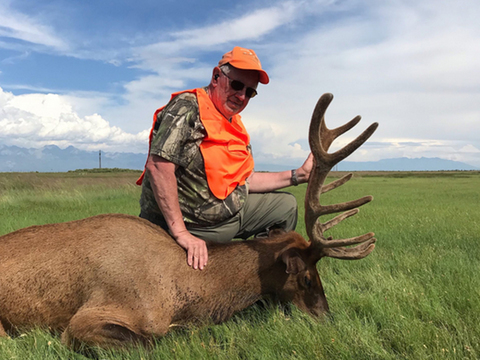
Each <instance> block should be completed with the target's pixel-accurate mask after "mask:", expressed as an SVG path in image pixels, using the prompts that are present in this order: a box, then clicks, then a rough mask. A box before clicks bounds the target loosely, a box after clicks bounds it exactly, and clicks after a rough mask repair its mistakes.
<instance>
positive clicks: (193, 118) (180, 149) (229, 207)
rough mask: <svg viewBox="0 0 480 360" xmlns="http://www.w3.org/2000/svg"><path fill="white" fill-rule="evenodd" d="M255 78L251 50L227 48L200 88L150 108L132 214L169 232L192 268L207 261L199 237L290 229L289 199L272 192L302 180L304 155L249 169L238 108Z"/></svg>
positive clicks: (259, 75)
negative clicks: (284, 167) (295, 162)
mask: <svg viewBox="0 0 480 360" xmlns="http://www.w3.org/2000/svg"><path fill="white" fill-rule="evenodd" d="M259 82H260V83H262V84H268V82H269V78H268V75H267V73H266V72H265V71H264V70H263V69H262V67H261V64H260V61H259V60H258V58H257V56H256V54H255V52H254V51H253V50H249V49H244V48H241V47H235V48H234V49H233V50H232V51H230V52H228V53H226V54H225V55H223V57H222V59H221V60H220V62H219V64H218V66H216V67H215V68H214V69H213V72H212V78H211V81H210V84H209V85H208V86H207V87H205V88H199V89H193V90H187V91H183V92H180V93H175V94H173V95H172V98H171V100H170V102H169V103H168V104H167V105H166V106H165V107H163V108H160V109H158V110H157V111H156V112H155V115H154V124H153V128H152V132H151V134H150V150H149V156H148V159H147V163H146V166H145V171H144V174H142V177H141V178H140V179H139V180H138V181H137V184H139V185H140V184H142V195H141V199H140V206H141V214H140V216H141V217H142V218H145V219H148V220H150V221H151V222H153V223H155V224H157V225H160V226H162V227H163V228H164V229H165V230H167V231H169V233H170V234H171V236H172V237H173V238H174V239H175V240H176V241H177V242H178V244H179V245H180V246H182V247H183V248H184V249H185V250H186V252H187V263H188V265H189V266H192V267H193V268H194V269H198V268H199V269H203V268H204V267H205V266H206V265H207V261H208V252H207V247H206V244H205V240H209V241H230V240H232V239H233V238H243V239H246V238H248V237H250V236H252V235H263V234H266V233H268V231H269V230H270V229H272V228H275V227H282V228H283V229H285V230H286V231H290V230H293V229H295V226H296V221H297V204H296V201H295V198H294V197H293V195H291V194H288V193H276V192H273V191H275V190H278V189H281V188H284V187H287V186H290V185H298V184H299V183H303V182H307V181H308V177H309V175H310V171H311V168H312V156H311V154H310V156H309V157H308V159H307V160H306V161H305V163H304V164H303V165H302V167H300V168H299V169H296V170H292V171H284V172H278V173H257V172H254V171H253V158H252V154H251V149H250V138H249V136H248V134H247V132H246V130H245V128H244V126H243V124H242V122H241V120H240V116H239V113H240V112H241V111H242V110H243V109H244V108H245V107H246V106H247V104H248V102H249V101H250V99H251V98H252V97H254V96H255V95H256V94H257V90H256V89H257V86H258V83H259ZM142 180H143V181H142Z"/></svg>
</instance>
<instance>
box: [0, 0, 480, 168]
mask: <svg viewBox="0 0 480 360" xmlns="http://www.w3.org/2000/svg"><path fill="white" fill-rule="evenodd" d="M479 18H480V2H479V1H478V0H456V1H445V0H422V1H418V0H390V1H384V0H367V1H365V0H363V1H360V0H297V1H288V0H287V1H285V0H275V1H273V0H272V1H270V0H256V1H250V0H246V1H242V2H236V1H231V2H227V1H216V0H207V1H199V0H195V1H190V0H187V1H182V0H172V1H170V0H155V1H154V0H137V1H126V0H102V1H80V0H76V1H74V0H42V1H38V0H15V1H13V0H0V150H1V148H2V146H12V145H16V146H20V147H26V148H40V147H43V146H45V145H57V146H59V147H61V148H66V147H68V146H70V145H71V146H74V147H77V148H79V149H83V150H102V151H111V152H113V151H115V152H136V153H146V152H147V149H148V144H147V138H148V132H149V129H150V127H151V124H152V115H153V113H154V111H155V110H156V109H157V108H159V107H161V106H163V105H164V104H166V103H167V102H168V100H169V98H170V94H171V93H172V92H176V91H179V90H185V89H191V88H195V87H200V86H205V85H207V84H208V83H209V80H210V78H211V74H212V70H213V68H214V67H215V66H216V65H217V63H218V61H219V60H220V58H221V56H222V54H223V53H225V52H227V51H230V50H231V49H232V48H233V47H234V46H242V47H245V48H249V49H253V50H254V51H255V52H256V53H257V55H258V57H259V58H260V60H261V62H262V66H263V68H264V69H265V70H266V71H267V72H268V74H269V76H270V83H269V84H268V85H262V84H259V87H258V89H257V90H258V94H259V95H258V96H257V97H256V98H254V99H252V100H251V101H250V103H249V105H248V106H247V108H246V109H245V110H244V111H243V112H242V120H243V122H244V124H245V126H246V128H247V130H248V132H249V134H250V136H251V143H252V147H253V151H254V157H255V160H256V162H257V163H278V164H285V163H299V164H301V162H302V161H303V159H304V158H306V156H307V155H308V151H309V149H308V144H307V140H306V139H307V132H308V126H309V122H310V118H311V114H312V111H313V108H314V106H315V104H316V101H317V100H318V98H319V97H320V96H321V95H322V94H323V93H326V92H329V93H332V94H333V95H334V100H333V102H332V103H331V104H330V106H329V108H328V110H327V113H326V116H325V118H326V122H327V126H328V127H330V128H333V127H337V126H340V125H341V124H343V123H345V122H347V121H348V120H350V119H352V118H353V117H355V116H356V115H361V116H362V121H361V122H360V123H359V125H357V126H356V128H354V129H353V130H351V131H350V132H349V133H347V134H345V135H343V136H342V137H341V138H340V139H338V140H337V141H336V142H335V143H334V145H333V147H332V149H333V150H335V149H338V148H339V147H340V146H342V145H345V144H346V143H347V142H348V141H350V140H352V139H353V138H354V137H355V136H356V135H358V134H359V133H360V132H361V131H362V130H363V129H365V128H366V127H367V126H368V125H369V124H370V123H372V122H378V123H379V124H380V126H379V128H378V130H377V132H376V133H375V134H374V135H373V136H372V137H371V139H370V140H369V141H368V142H367V143H366V144H365V145H363V146H362V147H361V148H360V149H359V150H357V151H356V152H355V153H354V154H352V155H351V156H350V157H349V158H348V160H349V161H376V160H380V159H388V158H398V157H408V158H418V157H439V158H443V159H448V160H455V161H462V162H465V163H467V164H470V165H473V166H476V167H479V168H480V60H479V59H480V22H479V21H478V19H479Z"/></svg>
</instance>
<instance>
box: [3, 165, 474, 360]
mask: <svg viewBox="0 0 480 360" xmlns="http://www.w3.org/2000/svg"><path fill="white" fill-rule="evenodd" d="M137 175H138V174H136V173H126V174H125V173H117V174H115V173H114V174H91V173H84V174H83V175H81V173H80V174H0V234H5V233H7V232H10V231H13V230H15V229H18V228H21V227H24V226H28V225H31V224H42V223H48V222H59V221H67V220H73V219H78V218H82V217H86V216H90V215H94V214H98V213H108V212H121V213H128V214H133V215H136V214H138V212H139V208H138V198H139V194H140V189H139V188H138V187H135V186H134V185H133V182H134V180H135V178H136V177H137ZM305 189H306V187H305V186H299V187H296V188H290V189H288V190H289V191H292V192H293V193H294V194H295V196H296V197H297V199H298V201H299V204H300V209H299V213H300V221H299V225H298V231H299V232H300V233H303V234H305V228H304V225H303V224H302V220H301V219H302V218H303V206H302V203H303V198H304V193H305ZM478 189H480V175H479V174H478V173H449V174H447V176H445V175H442V174H435V173H431V174H428V176H425V175H423V174H405V173H393V174H382V175H381V176H361V177H355V178H354V179H353V180H351V181H350V182H349V183H347V184H346V185H344V186H342V187H341V188H339V189H337V190H335V191H332V192H331V193H327V194H324V195H322V203H325V204H327V203H335V202H340V201H347V200H351V199H354V198H358V197H361V196H363V195H366V194H372V195H373V196H374V198H375V200H374V201H373V202H372V203H370V204H367V205H365V206H363V207H362V209H361V211H360V213H359V214H358V215H356V216H355V217H353V218H350V219H347V220H345V221H344V222H342V223H341V224H340V225H338V226H337V227H336V228H335V229H332V230H331V231H330V232H329V235H332V236H334V237H350V236H354V235H358V234H362V233H366V232H369V231H374V232H375V233H376V237H377V239H378V242H377V247H376V249H375V251H374V252H373V253H372V254H371V255H370V256H369V257H367V258H365V259H363V260H359V261H341V260H336V259H328V258H327V259H322V260H321V261H320V262H319V263H318V269H319V272H320V276H321V278H322V281H323V284H324V287H325V292H326V294H327V297H328V300H329V304H330V308H331V316H329V317H327V318H325V319H324V320H323V321H317V320H314V319H312V318H310V317H309V316H307V315H305V314H303V313H302V312H300V311H299V310H297V309H296V308H295V307H293V306H287V307H286V308H281V307H279V306H277V305H276V304H272V303H269V302H267V303H265V304H264V305H263V306H260V305H255V306H252V307H250V308H248V309H246V310H244V311H242V312H240V313H239V314H237V315H236V316H234V317H233V318H232V319H231V320H229V321H227V322H225V323H224V324H221V325H212V324H208V323H207V324H205V325H204V326H199V327H189V328H182V329H175V330H173V331H171V332H170V333H169V334H168V335H167V336H165V337H163V338H160V339H158V340H157V341H156V344H155V345H154V346H153V348H152V349H143V348H139V347H135V348H131V349H128V350H127V351H105V350H98V351H95V355H96V357H98V358H105V359H107V358H108V359H113V358H115V359H189V358H192V359H193V358H195V359H198V358H200V359H209V358H212V359H279V358H287V359H314V358H318V359H477V358H480V325H479V321H478V319H479V314H480V290H479V289H480V280H479V277H478V274H479V273H480V247H479V243H480V206H479V205H480V192H479V190H478ZM14 358H16V359H82V358H84V357H83V356H82V355H80V354H78V353H73V352H71V351H70V350H68V349H66V348H65V347H63V346H62V345H61V343H60V342H59V337H58V335H55V334H53V335H52V334H49V333H48V332H45V331H41V330H34V331H28V332H26V333H25V334H24V335H23V336H21V337H17V338H14V339H8V340H7V339H0V359H14Z"/></svg>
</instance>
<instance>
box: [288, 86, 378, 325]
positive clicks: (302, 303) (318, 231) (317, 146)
mask: <svg viewBox="0 0 480 360" xmlns="http://www.w3.org/2000/svg"><path fill="white" fill-rule="evenodd" d="M332 99H333V95H332V94H324V95H322V96H321V97H320V99H319V100H318V102H317V105H316V107H315V110H314V112H313V115H312V120H311V123H310V130H309V143H310V149H311V151H312V153H313V156H314V164H313V169H312V172H311V174H310V179H309V181H308V187H307V192H306V195H305V225H306V230H307V234H308V237H309V239H310V242H309V243H306V242H304V243H305V246H304V248H303V246H302V248H300V249H298V248H295V249H289V250H287V251H285V252H284V253H283V254H282V261H283V262H284V263H285V264H286V267H287V273H290V274H292V275H293V276H290V277H289V279H288V280H287V284H286V289H288V288H290V289H292V290H293V288H295V291H288V290H287V293H290V296H289V297H290V299H289V300H291V301H292V302H293V303H294V304H295V305H297V306H298V307H299V308H300V309H302V310H304V311H306V312H308V313H310V314H312V315H315V316H318V315H320V314H322V313H326V312H328V303H327V299H326V297H325V294H324V291H323V287H322V283H321V281H320V277H319V276H318V271H317V268H316V264H317V262H318V260H320V259H321V258H322V257H325V256H327V257H332V258H337V259H347V260H357V259H362V258H364V257H366V256H367V255H368V254H370V253H371V252H372V250H373V249H374V247H375V244H374V243H375V241H376V239H375V238H374V233H372V232H370V233H367V234H364V235H361V236H356V237H353V238H349V239H332V238H331V237H329V238H326V237H325V236H324V232H325V231H327V230H328V229H330V228H332V227H333V226H335V225H337V224H338V223H339V222H341V221H343V220H344V219H346V218H348V217H350V216H353V215H355V214H356V213H358V211H359V209H358V207H359V206H362V205H364V204H366V203H368V202H370V201H372V200H373V197H372V196H364V197H362V198H360V199H357V200H352V201H348V202H344V203H340V204H333V205H321V204H320V200H319V198H320V195H321V194H323V193H326V192H327V191H330V190H333V189H335V188H337V187H339V186H341V185H343V184H345V183H346V182H347V181H348V180H350V179H351V178H352V174H347V175H345V176H343V177H342V178H340V179H338V180H335V181H332V182H331V183H329V184H328V185H324V182H325V179H326V177H327V175H328V173H329V172H330V170H331V169H332V168H333V167H334V166H335V165H336V164H338V163H339V162H340V161H342V160H343V159H345V158H346V157H347V156H349V155H350V154H352V153H353V152H354V151H355V150H356V149H357V148H359V147H360V146H361V145H362V144H363V143H364V142H365V141H366V140H367V139H368V138H369V137H370V136H371V135H372V134H373V133H374V132H375V130H376V129H377V127H378V123H373V124H372V125H370V126H369V127H368V128H367V129H366V130H365V131H364V132H363V133H362V134H360V135H359V136H358V137H357V138H356V139H355V140H353V141H352V142H350V143H349V144H347V145H346V146H345V147H343V148H341V149H340V150H338V151H336V152H334V153H328V149H329V147H330V145H331V144H332V142H333V141H334V140H335V139H336V138H337V137H339V136H340V135H342V134H343V133H345V132H347V131H348V130H350V129H351V128H353V127H354V126H355V125H356V124H357V123H358V122H359V121H360V119H361V117H360V116H357V117H355V118H354V119H353V120H351V121H349V122H348V123H346V124H345V125H342V126H340V127H338V128H336V129H328V128H327V126H326V125H325V112H326V110H327V107H328V105H329V104H330V102H331V101H332ZM339 212H343V213H342V214H340V215H337V216H336V217H334V218H333V219H331V220H329V221H326V222H324V223H322V222H320V219H319V218H320V216H322V215H326V214H333V213H339ZM297 243H298V242H297ZM350 245H355V246H351V247H347V246H350ZM288 283H290V284H288Z"/></svg>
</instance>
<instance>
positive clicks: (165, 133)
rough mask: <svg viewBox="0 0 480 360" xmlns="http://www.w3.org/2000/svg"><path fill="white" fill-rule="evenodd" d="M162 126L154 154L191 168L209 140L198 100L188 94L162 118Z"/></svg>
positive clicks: (155, 138)
mask: <svg viewBox="0 0 480 360" xmlns="http://www.w3.org/2000/svg"><path fill="white" fill-rule="evenodd" d="M158 122H160V123H159V127H158V130H157V131H156V132H155V131H154V134H153V139H152V144H151V148H150V154H154V155H158V156H161V157H162V158H164V159H165V160H168V161H171V162H173V163H174V164H177V165H179V166H182V167H187V165H188V164H189V163H190V162H191V161H192V160H193V157H194V155H195V151H198V146H199V143H200V141H201V140H202V139H203V138H204V136H205V129H204V127H203V125H202V123H201V121H200V118H199V111H198V102H197V98H196V96H195V95H194V94H190V93H184V94H180V95H178V96H177V97H175V98H174V99H173V100H172V101H170V103H168V105H167V106H166V107H165V109H163V111H162V112H160V113H159V114H158V117H157V123H158Z"/></svg>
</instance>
